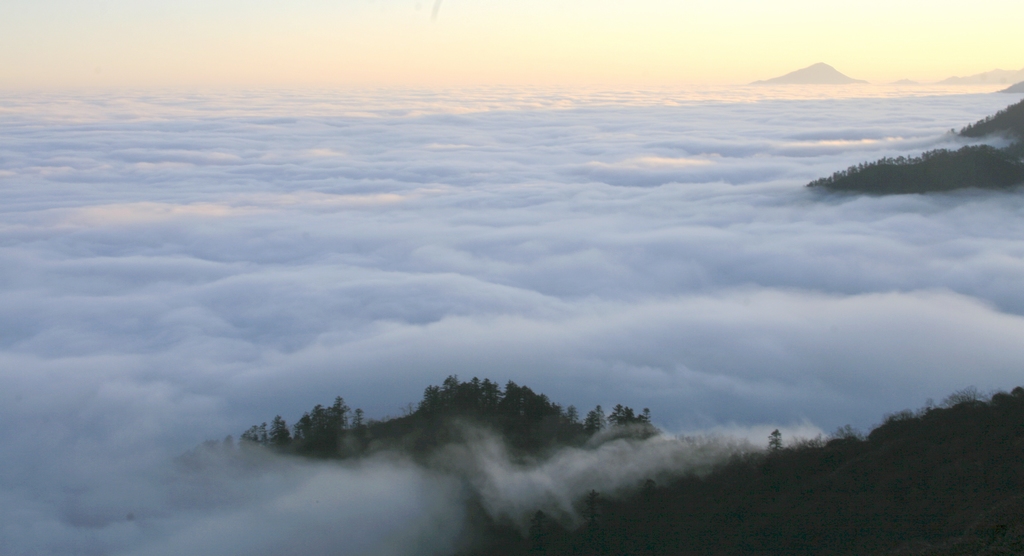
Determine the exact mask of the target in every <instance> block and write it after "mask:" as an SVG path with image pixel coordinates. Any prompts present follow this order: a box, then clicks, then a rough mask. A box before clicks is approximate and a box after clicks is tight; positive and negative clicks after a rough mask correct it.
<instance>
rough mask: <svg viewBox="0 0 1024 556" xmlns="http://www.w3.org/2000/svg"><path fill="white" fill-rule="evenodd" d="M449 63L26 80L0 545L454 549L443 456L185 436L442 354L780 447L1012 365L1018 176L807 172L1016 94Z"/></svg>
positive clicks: (11, 247)
mask: <svg viewBox="0 0 1024 556" xmlns="http://www.w3.org/2000/svg"><path fill="white" fill-rule="evenodd" d="M431 94H432V93H429V92H422V91H421V92H392V93H379V94H378V95H377V96H373V95H369V94H363V96H360V95H352V96H345V95H344V94H343V93H323V94H320V95H318V96H315V97H314V96H303V95H299V94H297V93H296V94H289V93H250V94H247V95H242V94H236V95H216V94H210V95H208V96H203V95H174V94H171V93H168V94H165V95H150V96H146V95H142V94H139V95H136V96H131V95H114V94H100V93H90V94H82V95H80V96H77V97H76V96H57V95H54V96H53V97H50V98H47V97H44V98H33V97H30V96H29V95H27V94H13V93H12V94H6V95H5V96H3V97H2V98H0V126H2V129H3V130H4V132H3V134H0V195H2V197H3V203H2V205H0V211H2V217H0V284H2V288H0V422H3V423H5V424H6V427H5V428H6V429H7V432H6V433H5V435H4V437H3V440H2V441H0V448H2V449H0V471H2V474H0V476H2V477H3V478H2V479H0V508H4V509H2V510H0V553H4V554H165V553H166V554H170V553H183V552H194V551H196V550H199V549H198V548H196V546H194V545H189V543H195V542H201V541H199V540H196V539H210V538H213V532H216V531H221V532H223V535H224V538H226V539H248V540H247V541H246V542H249V543H252V544H249V545H242V544H239V545H233V546H232V548H231V549H232V550H236V551H237V553H239V554H242V553H247V554H252V553H257V552H254V551H256V550H264V551H265V553H267V554H273V553H284V552H283V551H284V550H285V549H284V547H281V546H278V545H273V543H271V544H266V543H263V544H261V541H260V540H259V539H260V538H263V537H259V535H257V536H250V535H252V534H253V532H254V531H256V532H258V531H262V533H260V534H261V535H265V536H266V538H270V537H274V538H275V539H292V538H300V537H301V538H312V539H313V540H310V541H309V542H310V543H311V544H310V545H309V546H307V547H306V548H307V549H308V553H311V554H317V553H324V552H327V551H328V549H329V548H330V547H332V546H333V547H336V546H337V543H339V542H343V541H344V542H350V543H353V544H352V545H351V546H350V547H349V548H350V553H380V554H402V553H408V552H407V551H408V550H409V548H408V547H409V546H412V545H417V546H421V547H424V546H427V544H429V543H430V542H437V543H440V544H438V545H437V549H438V550H443V549H445V547H446V546H447V545H446V544H445V542H448V541H447V540H446V539H448V540H450V539H451V538H454V536H455V535H457V533H458V531H457V529H458V522H459V519H458V518H453V517H452V515H453V514H452V512H456V513H457V512H458V511H459V510H458V508H459V507H460V506H459V500H460V497H461V496H463V493H462V489H463V488H464V486H460V485H459V484H455V483H453V482H452V481H453V480H452V479H451V477H450V476H449V475H444V474H443V473H442V474H437V473H436V472H435V471H432V470H428V469H422V468H420V467H417V466H414V465H412V464H409V463H407V462H403V461H398V460H389V461H386V462H378V463H379V465H371V464H370V463H367V464H365V465H364V464H360V465H362V467H359V466H355V467H352V466H349V467H337V466H330V465H319V464H300V463H295V462H288V461H277V460H274V461H269V462H260V463H258V464H253V466H254V467H252V468H251V469H250V470H249V471H246V472H236V470H233V469H234V468H231V469H226V468H221V467H218V466H228V467H230V466H231V465H236V464H237V462H236V463H230V462H228V463H225V462H223V461H221V460H220V459H218V457H219V456H215V455H213V456H210V458H211V461H210V462H208V468H210V469H214V471H211V472H210V473H201V474H199V476H198V477H199V478H195V477H193V478H192V479H188V480H186V479H182V478H181V477H183V476H186V475H187V473H186V474H185V475H183V473H184V472H183V471H181V469H180V468H178V467H175V466H176V465H177V464H175V463H174V462H175V457H176V456H178V455H180V454H181V453H183V452H185V451H186V450H189V449H191V448H192V447H194V446H196V445H197V444H198V443H200V442H202V441H203V440H205V439H208V438H217V439H219V438H222V437H223V436H224V435H226V434H234V435H236V436H237V434H238V433H239V432H240V431H242V430H244V429H245V428H247V427H248V426H249V425H251V424H252V423H258V422H261V421H266V420H268V419H269V418H270V417H272V416H273V415H274V414H277V413H280V414H282V415H284V416H285V417H286V418H288V419H289V420H292V419H294V418H295V417H297V416H298V415H299V414H301V412H302V411H304V410H305V409H307V408H308V407H310V406H312V405H313V404H315V403H328V402H329V401H330V399H333V397H334V396H335V395H342V396H344V397H345V399H346V400H348V402H349V403H350V404H352V405H353V407H356V406H358V407H361V408H363V409H365V410H366V412H367V414H368V416H370V417H375V418H381V417H384V416H386V415H398V414H400V413H401V411H402V408H403V407H405V404H407V403H408V402H413V401H415V400H417V399H418V398H419V396H420V394H421V393H422V390H423V388H424V387H425V386H427V385H428V384H436V383H438V382H440V381H441V380H442V379H443V378H444V377H445V376H447V375H449V374H458V375H459V376H460V377H462V378H470V377H472V376H480V377H481V378H483V377H489V378H492V379H495V380H498V381H499V382H504V381H505V380H508V379H512V380H515V381H516V382H519V383H525V384H528V385H530V386H531V387H533V388H534V389H536V390H537V391H539V392H544V393H546V394H548V395H550V396H551V397H552V399H554V400H556V401H559V402H563V403H566V404H569V403H573V404H576V405H577V406H578V407H580V408H589V407H592V406H593V405H595V404H605V405H606V406H608V405H611V404H614V403H625V404H629V405H632V406H636V407H650V408H651V411H652V413H653V415H654V420H655V424H657V425H658V426H660V427H661V428H663V429H664V430H666V431H669V432H673V433H676V432H680V433H681V432H696V431H723V432H732V433H735V434H738V435H740V436H745V435H748V436H751V437H752V438H753V441H754V442H760V441H761V439H762V438H763V436H764V434H763V431H764V430H770V428H773V427H774V426H782V427H783V428H784V430H786V431H800V432H801V433H805V434H814V433H815V432H816V431H830V430H833V429H835V428H836V427H837V426H840V425H843V424H846V423H852V424H854V425H856V426H858V427H861V428H864V427H867V426H870V425H871V424H872V423H875V422H877V421H878V420H879V419H880V417H881V415H882V414H883V413H884V412H887V411H894V410H898V409H902V408H905V407H916V406H919V405H922V404H923V403H924V402H925V399H927V398H929V397H931V398H935V399H940V398H941V397H942V396H944V395H946V394H948V393H950V392H951V391H953V390H955V389H958V388H962V387H964V386H967V385H971V384H973V385H976V386H977V387H978V388H979V389H982V390H988V389H993V388H1012V387H1013V386H1016V385H1018V384H1019V383H1020V382H1021V380H1020V376H1021V374H1020V370H1021V369H1022V368H1024V351H1022V350H1021V349H1020V347H1019V346H1021V345H1024V291H1022V290H1021V288H1020V286H1019V285H1020V284H1021V283H1022V281H1024V223H1022V222H1024V219H1022V218H1021V216H1022V215H1024V196H1021V194H1020V193H1019V192H1010V193H1000V192H958V193H953V194H942V195H927V196H921V195H905V196H890V197H863V196H851V195H836V194H828V193H822V192H819V191H812V190H808V189H807V188H805V187H803V186H804V185H805V184H806V183H807V182H808V181H810V180H812V179H814V178H817V177H821V176H824V175H828V174H830V173H831V172H833V171H835V170H837V169H841V168H845V167H847V166H849V165H851V164H855V163H858V162H861V161H864V160H868V159H875V158H879V157H882V156H898V155H909V154H916V153H919V152H921V151H922V150H927V149H932V148H940V147H955V146H958V145H960V144H964V143H963V141H964V140H963V139H959V138H955V137H953V136H952V135H950V134H948V130H949V129H950V128H956V129H959V128H960V127H961V126H963V125H965V124H967V123H970V122H973V121H975V120H977V119H979V118H981V117H984V116H986V115H988V114H992V113H994V112H995V111H996V110H998V109H1000V108H1002V107H1004V106H1005V105H1006V104H1007V103H1008V98H1007V95H981V94H979V95H973V94H961V95H936V96H920V97H898V96H890V97H887V96H881V97H878V98H837V99H827V98H799V99H792V98H770V97H764V96H763V95H765V93H764V92H757V93H756V94H757V95H762V96H757V97H755V96H753V95H754V94H755V93H753V92H752V93H750V95H751V96H750V97H749V98H743V97H742V95H739V96H738V97H737V96H733V97H729V98H728V99H726V100H724V101H723V100H716V99H714V98H698V99H688V100H686V101H680V102H669V101H667V100H666V98H664V97H661V96H655V95H652V96H650V97H645V96H643V95H641V94H637V93H630V94H625V93H624V94H621V95H618V96H616V95H614V94H611V93H608V94H606V95H596V94H595V95H594V96H591V97H587V98H584V99H573V98H571V97H569V95H563V96H562V97H559V96H558V95H549V97H550V98H561V99H562V100H561V101H560V102H552V103H551V104H550V105H544V104H539V103H536V102H534V101H532V100H531V98H532V97H529V96H528V95H526V94H525V93H524V94H523V95H520V96H517V95H516V94H515V93H514V92H504V93H495V92H488V91H471V92H463V93H462V94H464V95H468V96H467V98H465V100H464V102H463V100H462V99H458V98H452V97H450V96H444V95H451V94H453V93H444V95H442V94H441V93H437V94H438V95H440V96H439V98H433V97H431ZM388 95H391V96H388ZM1015 98H1016V97H1013V99H1015ZM1013 99H1010V100H1013ZM669 100H670V99H669ZM765 427H769V428H768V429H765ZM659 441H660V442H670V440H667V439H661V440H659ZM691 448H692V447H691ZM691 448H686V450H689V449H691ZM649 449H651V450H657V449H661V448H658V447H656V446H655V447H650V448H649ZM672 449H676V448H672ZM679 450H683V448H679ZM669 451H670V452H671V450H669ZM684 451H685V450H684ZM672 453H673V454H674V453H676V452H672ZM680 453H681V452H680ZM686 453H687V454H689V453H691V452H686ZM481 457H484V456H481ZM487 457H491V456H487ZM567 457H568V456H567ZM609 457H611V456H609ZM672 457H675V456H672ZM672 457H669V456H664V459H663V460H658V461H666V462H671V461H676V460H672ZM500 460H501V458H500V457H498V456H494V461H500ZM488 461H491V460H488ZM489 465H491V464H489ZM493 465H495V466H498V465H499V464H498V463H494V464H493ZM557 465H558V461H554V463H551V464H550V465H549V466H548V467H546V468H540V469H539V470H533V471H530V472H531V473H536V474H539V475H545V474H546V475H545V476H548V477H555V476H558V477H564V476H565V475H564V473H566V472H564V470H559V469H556V468H555V467H557ZM566 465H568V464H566ZM581 465H582V464H581ZM595 465H596V464H595ZM665 465H670V463H665ZM499 467H500V466H499ZM488 468H489V469H490V468H493V467H488ZM503 469H504V468H503ZM505 471H508V470H507V469H506V470H505ZM513 471H515V470H513ZM513 471H509V473H512V472H513ZM519 471H522V470H519ZM503 472H504V471H503ZM517 472H518V471H517ZM523 472H525V471H523ZM247 473H248V474H247ZM559 473H562V475H559ZM221 475H223V477H222V476H221ZM588 477H589V476H588ZM193 480H195V481H207V483H208V484H207V483H204V484H205V485H206V486H203V485H202V484H200V485H195V484H193V485H192V486H187V485H186V483H187V482H188V481H193ZM588 480H589V479H588ZM594 480H607V481H611V480H613V479H610V478H602V479H594ZM616 480H617V479H616ZM622 480H625V479H622ZM629 480H632V476H631V477H630V479H629ZM183 481H184V482H183ZM541 482H543V481H541ZM571 482H572V481H571V480H569V479H564V480H561V482H560V483H559V484H566V483H571ZM183 485H186V486H183ZM579 488H582V489H584V490H585V488H586V487H582V486H580V487H579ZM190 489H191V490H190ZM481 489H482V490H486V488H485V487H481ZM513 490H516V491H522V490H524V489H522V488H517V489H513ZM526 490H529V489H526ZM541 490H543V489H541ZM317 496H323V499H322V502H323V504H324V505H325V506H327V505H331V504H333V506H331V508H332V509H330V510H328V514H329V515H332V516H344V517H345V519H343V520H341V521H343V522H344V523H347V524H348V525H346V526H345V527H342V528H341V529H338V530H337V531H335V532H333V533H331V534H330V535H327V536H325V537H317V536H316V535H312V537H310V534H309V533H308V531H311V530H313V529H316V530H318V531H320V530H321V529H317V528H316V527H314V526H313V525H311V523H315V519H314V518H313V517H309V519H307V518H306V517H303V516H307V515H308V516H311V515H312V514H307V513H306V512H309V511H310V510H309V508H308V507H307V505H308V503H309V500H310V499H314V500H316V499H317V498H316V497H317ZM538 496H545V494H543V493H542V494H538ZM498 498H501V499H502V500H505V498H503V497H500V496H499V497H498ZM506 501H507V500H506ZM353 504H355V505H358V507H359V508H361V510H362V512H361V513H360V512H353V511H352V510H351V506H352V505H353ZM127 513H132V515H133V519H132V520H125V519H124V518H125V515H126V514H127ZM316 515H318V516H319V515H323V514H321V513H318V514H316ZM384 516H392V517H393V521H388V519H385V517H384ZM310 519H313V520H314V521H313V522H311V521H310ZM389 519H391V518H389ZM267 520H270V522H272V523H275V524H276V525H275V527H278V528H277V529H275V528H273V527H271V528H269V529H265V530H263V529H260V526H259V523H256V522H266V521H267ZM417 520H434V521H424V522H422V523H421V522H420V521H417ZM410 523H419V524H420V525H416V526H413V525H410ZM437 523H442V524H444V525H445V527H451V528H452V529H451V530H449V531H447V532H448V534H447V535H443V534H442V535H438V536H436V537H432V539H431V540H429V541H425V540H422V539H416V538H413V537H414V536H415V535H417V534H419V533H421V532H422V531H423V530H424V528H427V527H435V525H436V524H437ZM371 524H372V526H371ZM430 524H434V525H430ZM346 527H348V528H346ZM354 531H359V532H360V533H359V534H355V533H353V532H354ZM318 534H319V533H318ZM325 535H326V533H325ZM331 535H338V536H336V537H335V536H331ZM401 535H411V536H410V537H403V536H401ZM399 537H401V538H399ZM339 539H343V541H342V540H339ZM380 539H392V540H393V541H394V544H393V545H387V544H386V543H385V544H380V545H378V544H374V543H377V542H378V541H380ZM225 542H227V541H225ZM267 542H269V541H267ZM275 542H277V541H275ZM360 542H365V543H368V544H365V545H361V544H359V543H360ZM381 542H383V541H381ZM317 543H321V544H317ZM423 543H427V544H423ZM246 546H249V547H250V548H249V549H247V548H246ZM205 549H207V550H208V551H209V553H218V554H223V553H231V552H225V550H227V549H224V550H217V549H216V547H206V548H205ZM424 550H428V549H426V548H424ZM200 552H201V550H200ZM197 553H199V552H197Z"/></svg>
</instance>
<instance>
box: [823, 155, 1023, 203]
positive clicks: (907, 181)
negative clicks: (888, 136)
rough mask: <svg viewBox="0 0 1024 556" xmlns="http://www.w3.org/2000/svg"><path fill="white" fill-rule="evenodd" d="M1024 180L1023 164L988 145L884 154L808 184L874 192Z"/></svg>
mask: <svg viewBox="0 0 1024 556" xmlns="http://www.w3.org/2000/svg"><path fill="white" fill-rule="evenodd" d="M1021 183H1024V164H1022V163H1021V162H1020V161H1019V160H1018V159H1017V158H1015V157H1013V156H1011V155H1009V154H1007V153H1006V152H1004V151H1001V150H999V149H995V148H993V147H989V146H977V147H964V148H962V149H960V150H957V151H948V150H936V151H930V152H926V153H924V154H922V155H921V156H919V157H914V158H904V157H899V158H883V159H881V160H878V161H875V162H869V163H865V164H860V165H858V166H852V167H850V168H849V169H847V170H843V171H840V172H836V173H835V174H832V175H831V176H829V177H827V178H821V179H818V180H815V181H813V182H811V183H810V184H808V185H809V187H823V188H826V189H831V190H833V191H855V192H860V193H870V194H875V195H887V194H900V193H929V192H934V191H953V190H955V189H964V188H968V187H977V188H982V189H998V188H1007V187H1012V186H1015V185H1018V184H1021Z"/></svg>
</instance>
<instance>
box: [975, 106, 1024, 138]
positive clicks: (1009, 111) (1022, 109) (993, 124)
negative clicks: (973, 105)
mask: <svg viewBox="0 0 1024 556" xmlns="http://www.w3.org/2000/svg"><path fill="white" fill-rule="evenodd" d="M998 134H1009V135H1012V136H1013V137H1014V138H1015V139H1017V140H1022V139H1024V100H1022V101H1020V102H1018V103H1017V104H1013V105H1010V106H1008V107H1006V108H1005V109H1003V110H1000V111H999V112H996V114H995V115H994V116H989V117H987V118H985V119H983V120H980V121H977V122H975V123H973V124H971V125H969V126H966V127H964V128H963V129H961V130H960V135H961V136H963V137H985V136H986V135H998Z"/></svg>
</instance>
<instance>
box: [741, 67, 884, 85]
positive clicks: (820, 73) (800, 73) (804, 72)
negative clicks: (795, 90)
mask: <svg viewBox="0 0 1024 556" xmlns="http://www.w3.org/2000/svg"><path fill="white" fill-rule="evenodd" d="M851 83H867V81H862V80H860V79H854V78H852V77H849V76H847V75H844V74H842V73H841V72H840V71H839V70H837V69H836V68H834V67H832V66H830V65H828V64H826V63H823V62H819V63H817V64H814V65H811V66H807V67H806V68H803V69H798V70H796V71H793V72H789V73H787V74H786V75H782V76H779V77H775V78H773V79H766V80H764V81H754V82H753V83H751V85H848V84H851Z"/></svg>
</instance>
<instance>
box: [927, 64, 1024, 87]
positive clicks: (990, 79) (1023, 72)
mask: <svg viewBox="0 0 1024 556" xmlns="http://www.w3.org/2000/svg"><path fill="white" fill-rule="evenodd" d="M1020 81H1024V68H1021V69H1019V70H1016V71H1012V70H1001V69H996V70H992V71H986V72H983V73H976V74H974V75H968V76H966V77H950V78H947V79H943V80H942V81H939V83H938V84H939V85H999V84H1010V83H1017V82H1020Z"/></svg>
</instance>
